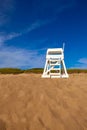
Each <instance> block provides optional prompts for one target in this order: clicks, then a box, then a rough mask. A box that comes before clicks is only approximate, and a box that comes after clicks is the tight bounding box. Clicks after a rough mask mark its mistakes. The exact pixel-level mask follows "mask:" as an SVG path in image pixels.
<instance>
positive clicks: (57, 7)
mask: <svg viewBox="0 0 87 130" xmlns="http://www.w3.org/2000/svg"><path fill="white" fill-rule="evenodd" d="M33 1H34V2H33V8H34V9H35V10H34V12H33V13H35V14H36V15H37V16H38V15H40V17H42V18H46V17H48V18H49V17H55V16H56V15H57V14H59V13H61V12H63V11H65V10H66V9H69V8H71V7H73V6H74V5H75V3H76V0H65V1H64V0H41V1H40V0H37V1H36V0H33ZM44 12H46V14H45V16H44Z"/></svg>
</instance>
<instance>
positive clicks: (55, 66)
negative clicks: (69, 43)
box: [42, 45, 69, 78]
mask: <svg viewBox="0 0 87 130" xmlns="http://www.w3.org/2000/svg"><path fill="white" fill-rule="evenodd" d="M68 77H69V75H68V73H67V70H66V66H65V63H64V45H63V48H54V49H48V50H47V54H46V63H45V67H44V72H43V74H42V78H68Z"/></svg>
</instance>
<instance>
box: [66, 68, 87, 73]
mask: <svg viewBox="0 0 87 130" xmlns="http://www.w3.org/2000/svg"><path fill="white" fill-rule="evenodd" d="M67 71H68V73H69V74H72V73H87V69H68V70H67Z"/></svg>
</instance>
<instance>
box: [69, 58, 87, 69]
mask: <svg viewBox="0 0 87 130" xmlns="http://www.w3.org/2000/svg"><path fill="white" fill-rule="evenodd" d="M71 68H80V69H87V58H80V59H79V60H78V61H77V63H76V64H75V65H74V66H73V67H71Z"/></svg>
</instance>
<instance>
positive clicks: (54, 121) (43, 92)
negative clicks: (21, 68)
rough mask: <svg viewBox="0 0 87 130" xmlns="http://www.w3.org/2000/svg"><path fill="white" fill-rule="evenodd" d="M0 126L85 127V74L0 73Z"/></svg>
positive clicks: (22, 129) (16, 129)
mask: <svg viewBox="0 0 87 130" xmlns="http://www.w3.org/2000/svg"><path fill="white" fill-rule="evenodd" d="M0 130H87V74H72V75H70V78H69V79H41V75H39V74H20V75H0Z"/></svg>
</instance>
